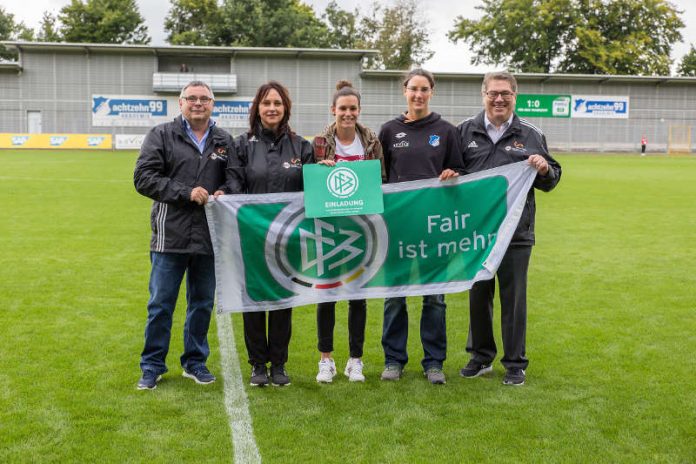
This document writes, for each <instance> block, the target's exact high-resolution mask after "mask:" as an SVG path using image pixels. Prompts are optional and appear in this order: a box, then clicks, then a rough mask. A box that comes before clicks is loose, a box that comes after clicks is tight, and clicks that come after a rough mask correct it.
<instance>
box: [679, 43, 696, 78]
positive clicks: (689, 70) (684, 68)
mask: <svg viewBox="0 0 696 464" xmlns="http://www.w3.org/2000/svg"><path fill="white" fill-rule="evenodd" d="M677 72H678V73H679V75H680V76H690V77H696V48H694V44H691V48H690V49H689V52H688V53H687V54H686V55H684V57H683V58H682V60H681V63H679V67H678V68H677Z"/></svg>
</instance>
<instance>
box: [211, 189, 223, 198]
mask: <svg viewBox="0 0 696 464" xmlns="http://www.w3.org/2000/svg"><path fill="white" fill-rule="evenodd" d="M224 194H225V192H223V191H222V190H216V191H215V193H213V196H214V197H215V198H217V197H220V196H222V195H224Z"/></svg>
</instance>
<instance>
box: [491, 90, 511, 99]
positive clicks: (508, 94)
mask: <svg viewBox="0 0 696 464" xmlns="http://www.w3.org/2000/svg"><path fill="white" fill-rule="evenodd" d="M484 94H486V96H487V97H488V99H489V100H496V99H497V98H498V97H503V100H505V101H509V100H512V97H514V96H515V93H514V92H508V91H507V90H504V91H502V92H496V91H495V90H489V91H488V92H484Z"/></svg>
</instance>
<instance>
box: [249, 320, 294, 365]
mask: <svg viewBox="0 0 696 464" xmlns="http://www.w3.org/2000/svg"><path fill="white" fill-rule="evenodd" d="M266 314H268V337H267V336H266ZM242 317H243V319H244V343H245V344H246V349H247V353H248V355H249V364H251V365H252V366H253V365H256V364H267V363H269V362H270V363H271V364H273V365H281V364H285V363H286V362H288V346H289V345H290V335H291V333H292V308H288V309H277V310H275V311H268V312H264V311H259V312H254V313H244V314H243V315H242Z"/></svg>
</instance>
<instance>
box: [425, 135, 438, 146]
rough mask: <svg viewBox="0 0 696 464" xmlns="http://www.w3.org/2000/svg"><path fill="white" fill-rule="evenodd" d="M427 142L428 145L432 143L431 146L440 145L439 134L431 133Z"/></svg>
mask: <svg viewBox="0 0 696 464" xmlns="http://www.w3.org/2000/svg"><path fill="white" fill-rule="evenodd" d="M428 143H429V144H430V145H432V146H433V147H438V146H440V136H439V135H431V136H430V140H428Z"/></svg>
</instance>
